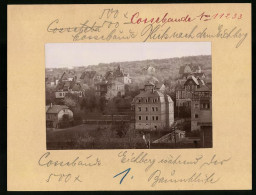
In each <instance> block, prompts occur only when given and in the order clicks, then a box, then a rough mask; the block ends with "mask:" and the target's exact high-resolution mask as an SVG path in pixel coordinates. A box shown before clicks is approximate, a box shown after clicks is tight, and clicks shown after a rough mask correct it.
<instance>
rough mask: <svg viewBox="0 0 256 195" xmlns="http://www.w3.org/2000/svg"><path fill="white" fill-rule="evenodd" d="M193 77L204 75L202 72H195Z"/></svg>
mask: <svg viewBox="0 0 256 195" xmlns="http://www.w3.org/2000/svg"><path fill="white" fill-rule="evenodd" d="M193 75H194V76H195V77H202V76H203V75H204V73H203V72H200V73H199V72H195V73H193Z"/></svg>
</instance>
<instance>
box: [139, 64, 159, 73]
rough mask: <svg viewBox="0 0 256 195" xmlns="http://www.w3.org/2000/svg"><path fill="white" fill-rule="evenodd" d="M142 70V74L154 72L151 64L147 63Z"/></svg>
mask: <svg viewBox="0 0 256 195" xmlns="http://www.w3.org/2000/svg"><path fill="white" fill-rule="evenodd" d="M142 71H143V73H144V74H148V75H152V74H155V72H156V69H155V68H154V67H153V66H151V65H148V66H146V67H144V68H143V69H142Z"/></svg>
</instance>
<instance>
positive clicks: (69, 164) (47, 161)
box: [38, 152, 101, 167]
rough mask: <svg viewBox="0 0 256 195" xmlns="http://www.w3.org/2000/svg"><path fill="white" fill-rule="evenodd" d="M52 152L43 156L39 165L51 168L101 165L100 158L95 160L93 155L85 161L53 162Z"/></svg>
mask: <svg viewBox="0 0 256 195" xmlns="http://www.w3.org/2000/svg"><path fill="white" fill-rule="evenodd" d="M50 154H51V153H50V152H46V153H45V154H43V155H42V156H41V157H40V158H39V160H38V164H39V165H40V166H46V167H50V166H54V167H57V166H60V167H64V166H67V167H75V166H88V167H93V166H100V165H101V161H100V159H99V158H93V156H92V155H90V156H87V157H85V158H84V159H83V160H80V157H79V156H78V157H76V158H74V159H73V160H71V161H62V160H52V159H51V158H49V157H50Z"/></svg>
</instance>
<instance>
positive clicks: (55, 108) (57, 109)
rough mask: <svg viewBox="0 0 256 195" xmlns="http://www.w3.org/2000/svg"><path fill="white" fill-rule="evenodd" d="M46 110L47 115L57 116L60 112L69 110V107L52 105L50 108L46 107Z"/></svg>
mask: <svg viewBox="0 0 256 195" xmlns="http://www.w3.org/2000/svg"><path fill="white" fill-rule="evenodd" d="M46 109H47V110H46V113H47V114H58V113H59V112H60V111H61V110H63V109H69V107H67V106H65V105H52V107H50V106H46Z"/></svg>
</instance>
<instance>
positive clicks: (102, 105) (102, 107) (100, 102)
mask: <svg viewBox="0 0 256 195" xmlns="http://www.w3.org/2000/svg"><path fill="white" fill-rule="evenodd" d="M98 106H99V110H100V111H101V112H103V111H104V110H105V108H106V98H105V97H104V96H103V97H100V98H98Z"/></svg>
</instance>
